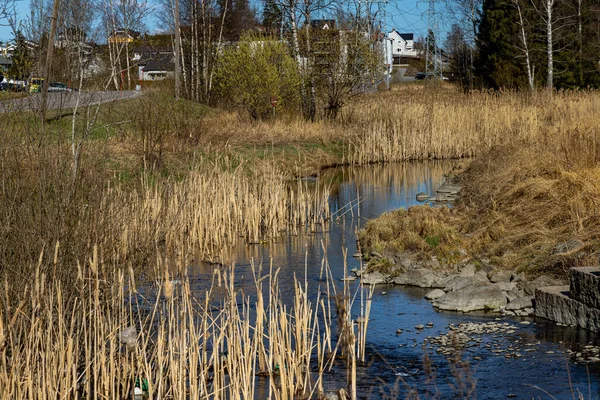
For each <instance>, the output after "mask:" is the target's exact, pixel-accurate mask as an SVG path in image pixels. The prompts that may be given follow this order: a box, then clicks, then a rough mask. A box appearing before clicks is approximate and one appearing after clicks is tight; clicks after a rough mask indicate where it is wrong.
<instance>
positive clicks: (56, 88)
mask: <svg viewBox="0 0 600 400" xmlns="http://www.w3.org/2000/svg"><path fill="white" fill-rule="evenodd" d="M73 90H77V89H73V88H71V87H69V85H67V84H66V83H61V82H52V83H50V86H48V91H49V92H72V91H73Z"/></svg>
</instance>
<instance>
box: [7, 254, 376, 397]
mask: <svg viewBox="0 0 600 400" xmlns="http://www.w3.org/2000/svg"><path fill="white" fill-rule="evenodd" d="M165 262H166V260H163V261H161V262H160V263H159V266H158V268H159V269H160V270H162V271H167V267H166V264H165ZM324 264H326V263H325V262H324ZM77 268H78V278H77V280H76V282H74V285H75V287H73V288H70V289H71V290H72V291H74V292H75V293H76V295H73V296H68V295H66V294H65V292H64V290H63V286H62V283H61V282H59V281H56V280H54V281H48V280H47V279H45V277H44V276H43V273H41V272H40V271H39V268H38V273H37V274H36V276H35V277H34V279H32V281H31V285H28V286H27V289H26V292H25V293H24V296H27V297H28V298H30V302H29V303H28V304H25V303H21V304H20V305H18V306H17V307H11V306H10V304H11V302H10V301H9V299H7V298H6V296H9V293H10V290H9V289H8V287H6V286H5V290H4V291H3V299H2V302H1V307H0V364H2V366H3V368H2V370H1V372H0V387H2V390H1V391H0V399H15V398H18V399H43V398H53V399H54V398H59V399H62V398H115V399H116V398H130V396H132V393H133V391H134V390H135V388H136V387H137V388H139V389H138V390H140V389H141V390H143V391H144V392H146V395H147V396H148V397H149V398H174V399H187V398H211V399H254V398H257V390H258V388H257V383H258V382H259V379H261V378H257V375H259V376H264V377H266V378H267V379H268V382H267V385H266V389H265V385H263V387H262V388H261V390H267V393H268V398H273V399H281V400H286V399H289V400H291V399H298V398H307V399H308V398H317V397H320V396H322V395H323V393H324V391H323V385H322V377H323V373H324V371H326V370H328V369H330V368H331V366H332V363H333V360H334V359H335V350H333V352H334V354H333V356H331V357H330V356H328V351H327V349H329V351H331V349H332V342H333V346H334V347H336V345H335V338H334V337H333V335H332V332H331V330H330V329H325V328H324V327H325V326H327V327H329V326H331V304H330V301H331V300H332V299H333V297H334V292H335V288H334V284H333V282H332V277H331V272H330V271H329V269H328V268H327V272H326V274H327V276H328V277H329V279H327V283H326V284H325V285H326V286H327V288H322V289H321V288H319V289H318V292H317V293H319V294H318V295H317V298H316V299H315V300H314V301H311V300H310V299H309V297H308V290H309V288H308V284H307V280H304V282H302V283H301V282H299V281H296V283H295V289H294V294H293V297H292V298H291V299H290V296H287V297H286V296H282V294H281V291H280V289H279V286H278V270H276V269H275V268H274V267H273V266H272V265H271V266H270V267H269V270H268V271H266V273H265V271H262V270H261V268H254V269H253V271H254V287H255V289H256V292H254V293H253V294H249V293H244V291H243V290H241V289H237V288H236V287H234V274H235V267H234V266H232V267H231V268H229V269H228V270H227V271H224V272H223V273H222V274H221V277H220V279H216V280H215V282H214V283H213V285H212V286H211V287H209V288H208V289H207V290H206V291H205V292H203V293H198V292H195V291H194V290H193V288H192V287H191V286H190V280H189V278H188V277H187V276H186V275H185V274H176V278H177V279H176V280H173V278H174V277H172V276H171V274H169V273H167V272H165V273H164V274H163V276H162V278H160V279H157V280H156V281H155V282H154V283H149V282H146V283H141V282H135V278H134V275H133V273H128V274H126V273H124V272H123V271H122V270H118V269H116V268H114V267H111V266H109V265H107V264H105V263H104V262H103V261H102V260H101V259H100V256H99V254H98V251H97V250H96V249H94V252H93V254H92V256H91V257H90V258H89V260H88V261H87V262H86V263H84V264H79V265H78V266H77ZM217 282H220V285H219V284H218V283H217ZM5 285H8V281H6V280H5ZM324 293H330V294H331V296H326V295H324ZM346 294H348V293H347V292H346ZM355 296H356V295H355ZM348 318H349V313H348ZM348 323H349V324H350V325H348V329H349V330H350V332H349V334H350V336H353V335H354V333H352V332H354V329H355V328H354V327H353V324H352V321H351V320H348ZM362 332H363V333H362V334H364V333H365V332H364V330H363V331H362ZM340 340H342V339H341V338H340ZM343 340H344V341H345V344H344V346H345V347H346V350H347V351H349V352H350V353H349V354H348V353H347V354H346V357H348V360H349V362H353V363H355V361H354V357H353V354H354V352H355V350H352V349H354V348H355V347H356V346H357V344H356V342H355V341H350V342H349V341H348V337H346V338H344V339H343ZM352 374H353V375H351V376H352V379H354V381H353V382H354V383H352V382H348V384H350V385H351V386H353V385H355V379H356V377H355V372H353V373H352ZM339 384H340V387H345V385H346V382H344V381H341V382H340V383H339ZM353 387H355V386H353ZM354 393H355V391H354ZM353 398H356V396H354V397H353Z"/></svg>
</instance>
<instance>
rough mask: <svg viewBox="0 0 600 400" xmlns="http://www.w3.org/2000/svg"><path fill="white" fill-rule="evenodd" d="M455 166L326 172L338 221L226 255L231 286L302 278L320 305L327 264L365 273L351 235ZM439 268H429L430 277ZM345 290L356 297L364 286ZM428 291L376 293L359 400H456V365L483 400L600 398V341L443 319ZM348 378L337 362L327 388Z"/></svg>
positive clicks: (540, 328) (537, 327) (199, 270)
mask: <svg viewBox="0 0 600 400" xmlns="http://www.w3.org/2000/svg"><path fill="white" fill-rule="evenodd" d="M454 163H455V162H453V161H445V162H414V163H404V164H388V165H372V166H367V167H354V168H350V167H348V168H338V169H336V170H330V171H325V172H324V173H323V174H321V175H320V176H319V177H318V178H317V179H316V181H324V182H328V183H331V193H332V194H331V197H330V207H331V213H332V214H334V215H335V216H336V218H334V219H333V220H332V221H331V222H330V223H329V224H328V226H326V227H324V229H322V230H320V231H318V232H313V233H311V234H308V235H298V236H294V235H290V236H288V237H285V238H282V239H281V240H278V241H275V242H273V243H264V244H259V245H244V244H240V245H237V246H233V247H231V248H229V249H228V253H227V262H235V264H236V277H235V279H236V281H235V285H236V287H242V288H245V290H247V291H248V293H250V291H251V290H252V286H253V285H252V284H249V283H248V282H250V281H251V279H248V277H249V276H251V274H252V263H254V265H258V264H262V265H263V266H265V267H266V266H268V265H270V264H272V265H273V267H274V268H280V271H279V285H280V289H281V290H282V292H283V293H286V292H291V291H293V290H294V280H295V279H304V278H305V277H306V279H307V281H308V286H309V288H313V289H314V290H312V291H309V293H308V296H309V298H310V299H313V300H314V299H316V298H317V293H316V288H317V287H318V286H319V283H321V282H322V278H321V276H320V270H321V266H322V264H323V263H324V262H326V263H328V264H329V266H330V268H331V271H332V274H333V276H334V277H335V278H336V279H339V280H340V285H341V283H342V282H341V280H342V279H343V277H344V276H345V275H346V276H352V275H353V274H352V272H351V271H352V270H353V269H356V270H363V269H364V267H365V266H364V263H363V260H361V259H357V258H353V257H351V256H352V255H353V254H355V253H359V252H361V251H364V250H362V249H359V248H358V247H357V241H356V232H357V231H358V230H360V229H362V228H363V227H365V226H366V224H367V223H368V221H370V220H373V219H375V218H377V217H379V216H381V215H383V214H385V213H387V212H390V211H393V210H396V209H403V210H405V209H407V208H409V207H411V206H413V205H417V204H418V202H417V201H416V194H417V193H419V192H429V193H431V192H434V191H435V189H436V188H437V187H439V186H440V185H441V184H442V182H443V180H444V174H446V173H448V172H449V171H451V170H452V168H453V166H454ZM317 183H318V182H315V184H317ZM425 220H427V218H425ZM446 234H448V235H449V234H451V232H450V233H449V232H446ZM439 247H440V246H438V249H439ZM346 251H347V253H346ZM439 254H440V258H438V261H440V259H441V260H442V261H444V260H445V258H443V257H446V255H445V253H444V250H443V249H441V250H440V253H439ZM448 254H450V253H448ZM382 255H384V254H382ZM450 255H451V254H450ZM473 263H474V264H476V263H475V262H473ZM466 264H469V263H468V262H467V263H466ZM466 264H465V265H466ZM479 264H480V265H479V268H480V270H481V268H485V264H486V260H485V259H484V260H479ZM436 265H437V263H434V265H431V267H432V269H434V270H435V267H436ZM469 268H471V267H469ZM476 268H477V265H476ZM213 272H214V265H203V264H198V265H195V266H193V267H190V270H189V273H190V275H191V277H192V278H193V281H192V284H193V287H192V289H194V290H196V291H198V292H199V293H201V292H202V291H203V288H204V287H205V285H206V284H207V283H210V282H211V279H212V276H213ZM477 272H478V271H475V274H476V273H477ZM436 273H437V272H436ZM475 274H474V275H475ZM511 277H512V275H511ZM350 285H351V288H353V290H355V289H356V288H358V287H359V285H360V280H359V279H356V280H355V281H353V282H350ZM431 290H432V289H431V288H420V287H416V286H400V285H394V284H389V283H382V284H379V285H377V286H375V291H374V293H373V303H372V308H371V315H370V320H369V328H368V336H367V361H366V362H365V363H364V364H360V365H359V366H358V367H357V379H358V392H359V394H358V397H359V398H360V399H386V398H404V397H406V396H407V395H408V394H409V393H411V392H414V391H416V392H418V393H419V395H421V396H422V397H426V398H456V396H455V392H454V390H455V388H456V387H457V381H456V377H455V376H454V375H453V371H455V367H456V366H457V365H460V366H462V367H468V368H467V369H468V372H469V374H468V376H463V377H465V379H466V378H468V379H466V380H468V382H470V383H476V385H475V386H476V392H477V398H479V399H499V398H506V396H507V395H509V394H514V395H517V398H523V399H526V398H532V397H535V398H537V397H538V396H542V397H543V396H545V394H544V393H543V392H541V391H540V390H539V389H537V388H534V387H532V386H531V385H536V386H537V387H539V388H542V389H544V390H546V391H548V392H549V393H552V395H553V396H555V397H556V398H567V397H570V393H571V388H574V389H578V390H580V391H581V392H582V393H588V388H589V389H590V390H591V392H592V393H594V394H596V393H600V392H599V389H600V366H599V365H598V364H595V363H590V364H586V362H587V360H588V358H589V357H590V356H593V354H594V349H597V348H598V345H600V338H599V337H598V335H597V334H595V333H593V332H589V331H585V330H581V329H576V328H573V327H567V326H561V325H558V324H555V323H551V322H550V321H547V320H543V319H537V318H534V317H532V316H529V317H522V316H516V315H509V314H505V315H503V314H499V313H493V312H486V311H473V312H470V313H461V312H453V311H445V312H439V311H437V310H436V309H434V308H433V307H432V306H431V303H430V302H429V301H427V300H426V299H425V295H427V294H428V293H429V292H431ZM358 314H359V310H358V309H353V311H352V315H358ZM505 324H508V325H505ZM505 327H506V328H505ZM421 328H422V329H421ZM333 329H335V327H333ZM453 332H455V333H456V334H464V335H467V336H463V335H461V336H458V340H459V344H460V343H461V342H462V343H463V344H462V345H457V346H453V345H451V344H450V343H451V342H452V340H454V339H452V337H453ZM442 336H443V337H446V339H443V338H442ZM467 338H468V339H469V340H466V339H467ZM465 340H466V341H465ZM586 346H591V347H588V348H586ZM438 349H439V351H438ZM517 354H518V355H517ZM578 354H579V356H578ZM425 355H427V356H426V357H425ZM458 358H460V364H457V361H456V360H457V359H458ZM567 371H568V372H567ZM345 374H346V371H345V369H344V367H343V365H340V364H336V365H335V366H334V368H333V369H332V370H331V371H330V372H328V373H327V374H326V375H325V377H324V379H325V380H324V382H323V386H324V388H325V390H337V389H339V382H340V377H343V376H345ZM461 379H462V378H461ZM569 379H570V380H571V383H569ZM588 382H589V383H588ZM436 393H437V395H436ZM593 398H594V397H593Z"/></svg>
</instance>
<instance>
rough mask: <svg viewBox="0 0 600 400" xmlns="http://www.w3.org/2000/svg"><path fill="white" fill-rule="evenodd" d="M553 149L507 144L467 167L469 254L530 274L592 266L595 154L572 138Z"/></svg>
mask: <svg viewBox="0 0 600 400" xmlns="http://www.w3.org/2000/svg"><path fill="white" fill-rule="evenodd" d="M554 139H556V140H557V141H560V140H559V137H555V138H554ZM563 139H567V138H563ZM585 140H587V138H586V139H585ZM554 145H556V146H557V147H555V148H554V149H553V150H552V149H550V148H548V147H546V148H544V147H540V146H534V145H525V146H521V147H506V148H502V149H497V150H495V151H493V152H490V153H487V154H485V155H483V156H482V157H480V158H478V159H476V160H475V161H474V162H473V163H472V165H471V167H470V168H469V169H468V170H467V172H466V175H465V177H464V182H465V199H466V202H465V206H464V211H463V213H464V216H465V217H464V219H463V222H462V225H463V228H462V229H463V231H465V232H470V233H471V234H472V235H471V238H470V243H471V247H472V250H473V252H475V253H480V254H486V255H487V256H489V257H491V258H492V259H493V260H494V261H496V262H497V263H498V264H500V265H502V266H504V267H506V268H519V269H521V270H524V271H527V272H530V273H532V274H539V273H542V272H544V273H550V274H555V275H565V274H566V272H567V270H568V268H569V267H572V266H579V265H590V264H591V265H594V264H596V263H597V255H598V253H597V252H598V247H599V246H600V200H599V198H600V184H599V183H600V165H599V161H600V159H598V158H597V157H598V154H600V153H598V152H597V149H598V148H597V147H596V146H595V145H593V144H592V145H591V146H582V143H580V142H579V141H578V140H573V138H568V139H567V141H565V142H564V143H560V144H559V143H554ZM548 146H549V147H550V144H548ZM571 154H572V155H575V154H577V155H576V156H575V157H574V158H572V157H571ZM594 158H595V161H594ZM475 216H477V218H475Z"/></svg>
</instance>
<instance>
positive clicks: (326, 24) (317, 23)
mask: <svg viewBox="0 0 600 400" xmlns="http://www.w3.org/2000/svg"><path fill="white" fill-rule="evenodd" d="M310 27H311V28H313V29H323V30H328V29H335V20H334V19H312V20H311V21H310Z"/></svg>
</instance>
